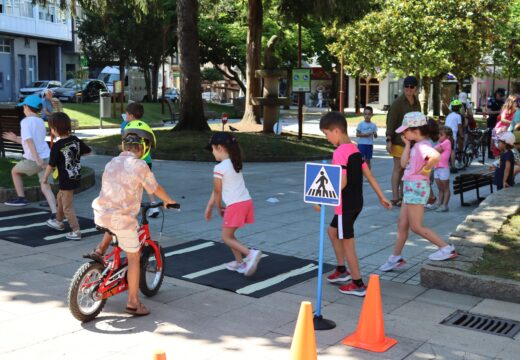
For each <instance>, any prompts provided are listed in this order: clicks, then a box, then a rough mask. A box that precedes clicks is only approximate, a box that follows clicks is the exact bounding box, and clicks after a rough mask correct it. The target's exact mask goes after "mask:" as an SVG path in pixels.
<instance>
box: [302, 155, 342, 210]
mask: <svg viewBox="0 0 520 360" xmlns="http://www.w3.org/2000/svg"><path fill="white" fill-rule="evenodd" d="M340 182H341V167H340V166H338V165H326V164H312V163H307V164H305V193H304V201H305V202H308V203H313V204H324V205H339V195H340V188H339V186H340V185H339V184H340Z"/></svg>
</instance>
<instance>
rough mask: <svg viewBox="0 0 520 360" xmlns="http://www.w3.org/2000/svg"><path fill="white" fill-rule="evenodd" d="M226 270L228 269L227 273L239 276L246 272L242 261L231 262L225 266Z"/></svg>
mask: <svg viewBox="0 0 520 360" xmlns="http://www.w3.org/2000/svg"><path fill="white" fill-rule="evenodd" d="M226 269H228V270H229V271H236V272H237V273H239V274H243V273H244V272H245V271H246V263H245V262H243V261H242V262H238V261H236V260H233V261H231V262H228V263H227V264H226Z"/></svg>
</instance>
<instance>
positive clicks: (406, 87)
mask: <svg viewBox="0 0 520 360" xmlns="http://www.w3.org/2000/svg"><path fill="white" fill-rule="evenodd" d="M404 88H405V89H415V85H405V86H404Z"/></svg>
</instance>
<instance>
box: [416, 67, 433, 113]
mask: <svg viewBox="0 0 520 360" xmlns="http://www.w3.org/2000/svg"><path fill="white" fill-rule="evenodd" d="M431 83H432V79H431V78H429V77H426V76H425V77H423V78H422V84H421V94H420V95H419V102H420V103H421V109H422V111H423V114H424V115H428V102H429V100H430V86H431Z"/></svg>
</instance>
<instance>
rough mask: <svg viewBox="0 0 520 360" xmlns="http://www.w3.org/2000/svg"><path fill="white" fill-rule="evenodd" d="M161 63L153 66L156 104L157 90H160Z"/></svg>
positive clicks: (153, 94) (154, 99)
mask: <svg viewBox="0 0 520 360" xmlns="http://www.w3.org/2000/svg"><path fill="white" fill-rule="evenodd" d="M159 66H160V65H159V63H154V64H153V65H152V99H153V101H154V102H156V101H157V99H158V96H157V90H158V89H159Z"/></svg>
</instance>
